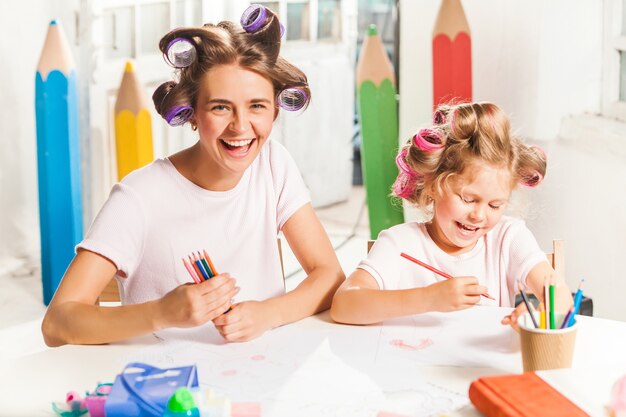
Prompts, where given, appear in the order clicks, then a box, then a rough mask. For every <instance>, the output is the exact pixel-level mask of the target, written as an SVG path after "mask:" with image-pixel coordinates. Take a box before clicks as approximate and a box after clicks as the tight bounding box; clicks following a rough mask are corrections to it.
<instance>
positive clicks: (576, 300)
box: [565, 279, 585, 327]
mask: <svg viewBox="0 0 626 417" xmlns="http://www.w3.org/2000/svg"><path fill="white" fill-rule="evenodd" d="M583 282H585V280H584V279H581V280H580V284H578V291H576V295H575V296H574V310H573V311H572V314H570V317H569V320H568V321H567V326H565V327H569V326H571V325H573V324H574V318H575V316H576V314H578V310H579V309H580V303H581V302H582V300H583Z"/></svg>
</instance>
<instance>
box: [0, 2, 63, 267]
mask: <svg viewBox="0 0 626 417" xmlns="http://www.w3.org/2000/svg"><path fill="white" fill-rule="evenodd" d="M5 6H6V5H5ZM74 7H75V4H74V2H72V1H63V0H50V1H48V0H33V1H28V2H12V4H11V7H10V8H8V7H4V8H3V12H2V13H0V27H2V31H3V36H2V37H0V51H2V56H3V57H4V62H3V65H0V95H1V96H2V97H3V104H2V109H1V111H0V272H2V271H4V270H7V269H13V268H15V267H16V266H19V265H20V264H21V263H22V262H23V260H24V259H25V258H27V257H34V256H39V211H38V206H37V199H38V194H37V153H36V141H37V139H36V135H35V99H34V97H35V69H36V67H37V63H38V61H39V54H40V53H41V48H42V46H43V42H44V39H45V36H46V32H47V30H48V25H49V23H50V21H51V20H52V19H55V18H57V19H58V20H59V21H60V23H61V24H62V25H63V27H64V30H65V33H66V35H67V38H68V40H69V41H70V42H71V44H72V46H73V45H74V42H73V41H74V39H75V30H74V27H73V26H72V24H73V22H74V14H73V10H74ZM9 10H10V11H9Z"/></svg>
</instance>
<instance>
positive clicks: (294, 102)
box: [276, 87, 309, 111]
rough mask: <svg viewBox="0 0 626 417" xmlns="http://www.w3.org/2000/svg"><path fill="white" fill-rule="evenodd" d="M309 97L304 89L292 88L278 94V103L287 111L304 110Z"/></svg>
mask: <svg viewBox="0 0 626 417" xmlns="http://www.w3.org/2000/svg"><path fill="white" fill-rule="evenodd" d="M308 99H309V95H308V94H307V93H306V91H304V90H303V89H302V88H298V87H290V88H285V89H284V90H283V91H281V92H280V93H279V94H278V97H276V101H277V102H278V105H279V106H280V107H281V108H283V109H285V110H287V111H298V110H300V109H301V108H303V107H304V106H305V105H306V103H307V100H308Z"/></svg>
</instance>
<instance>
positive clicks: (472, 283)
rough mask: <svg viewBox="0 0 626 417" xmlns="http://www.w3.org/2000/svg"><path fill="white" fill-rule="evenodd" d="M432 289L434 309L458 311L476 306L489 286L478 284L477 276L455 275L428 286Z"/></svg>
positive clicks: (430, 295)
mask: <svg viewBox="0 0 626 417" xmlns="http://www.w3.org/2000/svg"><path fill="white" fill-rule="evenodd" d="M427 288H428V289H429V290H430V294H429V298H430V299H431V300H432V309H431V310H433V311H442V312H446V311H456V310H463V309H465V308H469V307H472V306H474V305H475V304H476V303H478V302H479V301H480V294H482V293H485V292H487V287H484V286H482V285H479V284H478V279H477V278H476V277H454V278H453V279H447V280H445V281H441V282H437V283H436V284H432V285H429V286H428V287H427Z"/></svg>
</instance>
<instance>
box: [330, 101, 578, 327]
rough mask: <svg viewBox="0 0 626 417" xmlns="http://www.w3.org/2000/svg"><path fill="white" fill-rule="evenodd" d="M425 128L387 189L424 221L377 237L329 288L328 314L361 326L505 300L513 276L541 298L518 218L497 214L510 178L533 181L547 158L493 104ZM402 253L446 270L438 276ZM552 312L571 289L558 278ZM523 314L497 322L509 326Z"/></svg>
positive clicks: (445, 112)
mask: <svg viewBox="0 0 626 417" xmlns="http://www.w3.org/2000/svg"><path fill="white" fill-rule="evenodd" d="M433 124H434V125H433V126H432V127H430V128H428V129H422V130H420V131H419V132H418V133H417V134H416V135H415V136H414V137H412V138H411V139H410V140H409V141H408V143H407V144H406V145H405V146H404V147H403V148H402V149H401V150H400V153H399V154H398V157H397V158H396V162H397V165H398V167H399V169H400V173H399V175H398V178H397V180H396V182H395V184H394V186H393V193H394V194H395V195H396V196H398V197H400V198H403V199H405V200H407V201H408V202H410V203H412V204H414V205H416V206H417V207H418V208H421V209H423V210H426V211H427V212H430V214H431V215H432V219H431V220H430V221H428V222H426V223H404V224H400V225H397V226H394V227H392V228H390V229H388V230H385V231H383V232H381V233H380V235H379V236H378V239H377V241H376V243H375V244H374V246H373V247H372V249H371V251H370V253H369V254H368V256H367V259H365V260H364V261H362V262H361V263H360V264H359V265H358V267H357V269H356V271H355V272H354V273H352V275H351V276H350V277H349V278H348V279H347V280H346V281H345V282H344V283H343V284H342V286H341V287H340V288H339V290H338V291H337V293H336V294H335V297H334V300H333V304H332V307H331V311H330V313H331V316H332V318H333V319H334V320H335V321H338V322H342V323H354V324H368V323H375V322H379V321H382V320H385V319H389V318H392V317H397V316H404V315H412V314H418V313H423V312H427V311H454V310H460V309H464V308H468V307H471V306H474V305H476V304H480V305H495V306H513V303H514V298H515V291H516V281H517V280H518V279H521V281H522V283H523V284H525V285H526V286H527V287H528V288H530V290H532V291H533V292H534V293H535V294H543V285H544V279H545V278H546V277H550V276H551V275H552V274H553V273H554V271H553V269H552V267H551V266H550V265H549V264H548V262H547V260H546V255H545V254H544V252H543V251H542V250H541V249H540V248H539V246H538V244H537V242H536V240H535V238H534V237H533V235H532V234H531V232H530V231H529V230H528V228H527V227H526V225H525V224H524V222H523V221H522V220H516V219H513V218H510V217H506V216H503V213H504V210H505V208H506V205H507V203H508V201H509V197H510V195H511V192H512V191H513V189H515V187H516V186H517V185H518V184H522V185H524V186H528V187H534V186H536V185H538V184H539V183H540V182H541V181H542V179H543V177H544V174H545V172H546V157H545V154H544V153H543V152H542V151H541V149H540V148H537V147H529V146H527V145H525V144H523V143H522V142H521V141H520V140H519V139H517V138H516V137H514V136H513V135H512V133H511V131H510V125H509V120H508V118H507V116H506V115H505V114H504V112H503V111H502V110H501V109H500V108H499V107H497V106H496V105H494V104H491V103H470V104H460V105H455V106H443V107H440V108H439V109H438V110H437V111H436V112H435V116H434V122H433ZM401 253H405V254H407V255H409V256H411V257H413V258H416V259H418V260H420V261H422V262H424V263H426V264H427V265H430V266H432V267H434V268H436V269H437V270H440V271H443V272H445V273H447V274H449V275H452V276H453V277H454V279H446V278H444V277H441V276H440V275H439V274H437V273H435V272H433V271H431V270H430V269H427V268H425V267H423V266H420V265H418V264H416V263H414V262H411V261H409V260H407V259H405V258H404V257H401ZM557 286H559V290H558V291H557V294H558V295H559V297H558V300H557V309H558V308H560V309H561V310H562V311H566V309H567V308H569V306H570V305H571V294H570V292H569V290H568V289H567V287H566V285H565V283H564V282H558V283H557ZM521 311H522V307H520V309H519V310H518V311H514V313H513V314H512V315H511V316H508V317H506V318H505V319H504V320H503V323H504V324H509V323H511V324H513V323H514V322H515V321H516V318H517V315H518V314H519V313H520V312H521Z"/></svg>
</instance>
